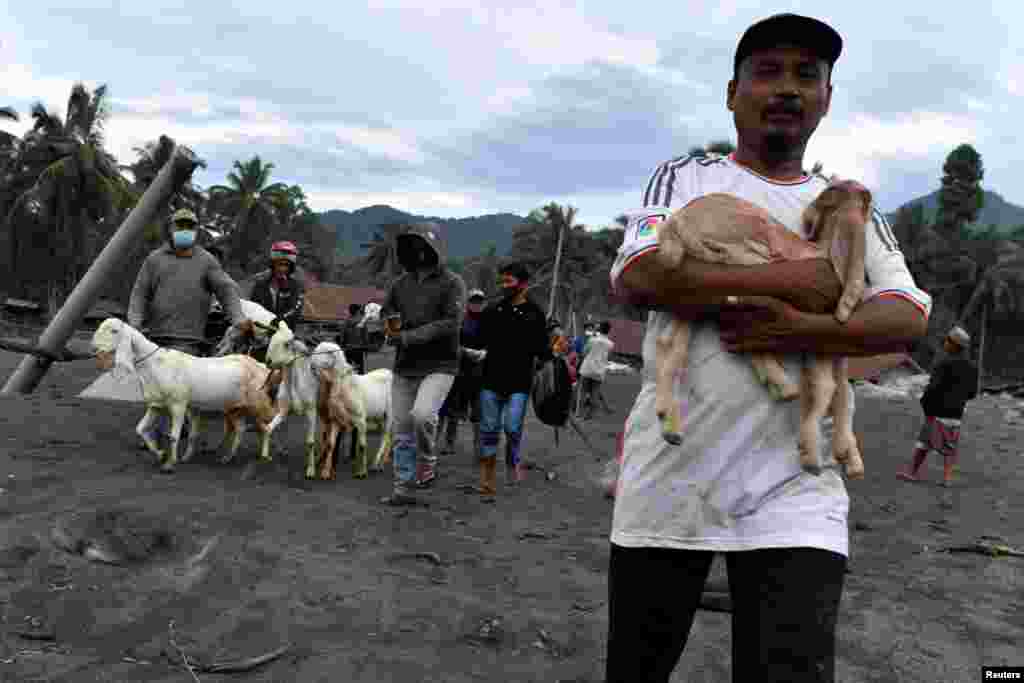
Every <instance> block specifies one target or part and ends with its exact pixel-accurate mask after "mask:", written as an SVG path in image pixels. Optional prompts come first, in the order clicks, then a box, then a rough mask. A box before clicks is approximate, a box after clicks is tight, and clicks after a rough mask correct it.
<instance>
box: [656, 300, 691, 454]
mask: <svg viewBox="0 0 1024 683" xmlns="http://www.w3.org/2000/svg"><path fill="white" fill-rule="evenodd" d="M689 345H690V325H689V323H688V322H686V321H685V320H679V319H678V318H673V319H672V320H671V321H670V322H669V323H668V325H667V326H666V328H665V329H664V330H663V331H662V333H661V334H659V335H658V337H657V339H655V379H656V386H655V399H654V410H655V412H656V413H657V415H658V420H659V422H661V436H662V438H664V439H665V441H667V442H668V443H670V444H672V445H673V446H678V445H679V444H681V443H682V442H683V435H682V431H683V417H682V406H681V405H680V402H679V401H678V400H677V399H676V381H677V379H679V378H681V377H682V375H683V374H684V373H685V372H686V361H687V356H688V353H689Z"/></svg>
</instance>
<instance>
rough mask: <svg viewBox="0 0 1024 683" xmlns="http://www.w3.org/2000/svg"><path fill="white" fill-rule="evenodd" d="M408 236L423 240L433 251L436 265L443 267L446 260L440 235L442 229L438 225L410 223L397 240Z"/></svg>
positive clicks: (442, 239)
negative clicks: (435, 256)
mask: <svg viewBox="0 0 1024 683" xmlns="http://www.w3.org/2000/svg"><path fill="white" fill-rule="evenodd" d="M408 235H416V236H417V237H420V238H422V239H423V241H424V242H426V243H427V245H428V246H429V247H430V248H431V249H433V251H434V254H436V255H437V265H438V267H440V268H444V267H445V261H446V260H447V254H446V253H445V245H444V238H443V235H442V228H441V226H440V224H438V223H412V224H411V225H407V226H406V227H405V230H403V231H402V232H401V233H400V234H399V235H398V239H399V240H400V239H402V238H403V237H406V236H408Z"/></svg>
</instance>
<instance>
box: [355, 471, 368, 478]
mask: <svg viewBox="0 0 1024 683" xmlns="http://www.w3.org/2000/svg"><path fill="white" fill-rule="evenodd" d="M369 476H370V475H369V473H367V472H353V473H352V478H353V479H366V478H367V477H369Z"/></svg>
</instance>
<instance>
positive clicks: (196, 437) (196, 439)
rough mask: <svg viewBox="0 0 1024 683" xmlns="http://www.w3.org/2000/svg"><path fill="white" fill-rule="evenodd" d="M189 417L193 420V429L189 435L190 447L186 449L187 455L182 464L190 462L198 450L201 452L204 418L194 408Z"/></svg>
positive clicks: (182, 459)
mask: <svg viewBox="0 0 1024 683" xmlns="http://www.w3.org/2000/svg"><path fill="white" fill-rule="evenodd" d="M189 417H191V418H192V429H190V430H189V433H188V446H187V447H186V448H185V455H183V456H181V461H182V462H188V461H189V460H191V459H192V456H194V455H195V454H196V450H201V446H200V443H201V438H200V433H201V432H202V429H203V416H202V414H201V413H200V412H199V411H198V410H196V409H195V408H193V409H191V410H190V411H189Z"/></svg>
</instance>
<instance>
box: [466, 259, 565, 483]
mask: <svg viewBox="0 0 1024 683" xmlns="http://www.w3.org/2000/svg"><path fill="white" fill-rule="evenodd" d="M498 274H499V275H500V276H501V291H502V299H501V301H499V302H497V303H495V304H492V305H491V306H489V307H487V308H486V309H485V310H484V312H483V314H482V317H481V323H480V330H481V337H482V349H483V351H484V353H485V354H486V355H485V357H484V367H483V379H482V381H481V391H480V488H479V492H480V494H481V496H482V498H483V500H484V501H485V502H493V501H494V496H495V495H496V494H497V470H496V468H497V453H498V441H499V440H500V438H501V432H502V431H504V432H505V472H506V482H507V483H516V482H519V481H522V479H523V474H524V473H523V467H522V464H521V463H520V460H519V450H520V448H521V447H522V440H523V420H524V418H525V417H526V407H527V403H528V402H529V397H530V389H531V387H532V385H533V374H534V368H535V366H536V363H537V361H538V360H547V359H548V358H550V357H551V346H550V344H549V343H548V333H547V322H546V320H545V317H544V312H543V311H542V310H541V308H540V306H538V305H537V304H536V303H534V302H533V301H531V300H530V299H529V298H527V296H526V290H527V288H528V287H529V281H530V275H529V272H528V271H527V270H526V268H525V267H524V266H523V265H521V264H518V263H512V264H509V265H506V266H505V267H503V268H502V269H501V270H500V271H499V273H498Z"/></svg>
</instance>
